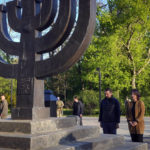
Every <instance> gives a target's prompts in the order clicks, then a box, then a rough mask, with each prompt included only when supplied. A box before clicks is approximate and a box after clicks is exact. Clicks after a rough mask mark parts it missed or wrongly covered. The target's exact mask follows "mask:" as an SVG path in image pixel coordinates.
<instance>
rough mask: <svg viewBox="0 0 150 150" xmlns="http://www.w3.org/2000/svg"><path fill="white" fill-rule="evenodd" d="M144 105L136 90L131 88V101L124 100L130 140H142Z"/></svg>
mask: <svg viewBox="0 0 150 150" xmlns="http://www.w3.org/2000/svg"><path fill="white" fill-rule="evenodd" d="M144 114H145V105H144V102H143V101H141V100H140V93H139V91H138V90H136V89H134V90H132V101H128V100H127V101H126V117H127V122H128V127H129V131H130V135H131V139H132V142H143V133H144Z"/></svg>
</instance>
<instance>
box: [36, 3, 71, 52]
mask: <svg viewBox="0 0 150 150" xmlns="http://www.w3.org/2000/svg"><path fill="white" fill-rule="evenodd" d="M70 17H71V0H63V1H60V9H59V15H58V19H57V21H56V23H55V25H54V26H53V28H52V30H51V31H50V32H48V33H47V34H46V35H45V36H43V37H40V38H37V39H35V46H36V52H38V53H43V52H46V51H49V50H51V49H53V48H54V47H55V46H56V45H57V43H58V42H59V41H60V40H61V38H62V37H63V35H64V34H65V32H66V30H67V27H68V24H69V21H70Z"/></svg>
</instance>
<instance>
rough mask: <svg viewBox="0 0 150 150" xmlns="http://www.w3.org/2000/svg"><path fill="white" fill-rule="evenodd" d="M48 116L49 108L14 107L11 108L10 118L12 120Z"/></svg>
mask: <svg viewBox="0 0 150 150" xmlns="http://www.w3.org/2000/svg"><path fill="white" fill-rule="evenodd" d="M49 117H50V109H49V108H45V107H33V108H27V107H26V108H19V107H17V108H14V109H12V119H14V120H36V119H47V118H49Z"/></svg>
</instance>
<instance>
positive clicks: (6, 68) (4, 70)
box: [0, 62, 18, 78]
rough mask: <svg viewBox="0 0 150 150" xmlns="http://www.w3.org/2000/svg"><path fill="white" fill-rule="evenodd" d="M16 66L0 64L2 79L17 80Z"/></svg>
mask: <svg viewBox="0 0 150 150" xmlns="http://www.w3.org/2000/svg"><path fill="white" fill-rule="evenodd" d="M17 70H18V65H12V64H3V63H1V62H0V75H1V76H2V77H4V78H17Z"/></svg>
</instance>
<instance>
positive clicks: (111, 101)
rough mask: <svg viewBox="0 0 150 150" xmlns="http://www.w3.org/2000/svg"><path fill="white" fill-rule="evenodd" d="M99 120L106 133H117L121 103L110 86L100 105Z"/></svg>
mask: <svg viewBox="0 0 150 150" xmlns="http://www.w3.org/2000/svg"><path fill="white" fill-rule="evenodd" d="M99 122H100V126H101V127H102V128H103V133H104V134H116V133H117V128H119V123H120V104H119V101H118V100H117V99H116V98H114V97H113V93H112V90H111V89H109V88H108V89H106V90H105V98H104V100H102V102H101V105H100V115H99Z"/></svg>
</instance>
